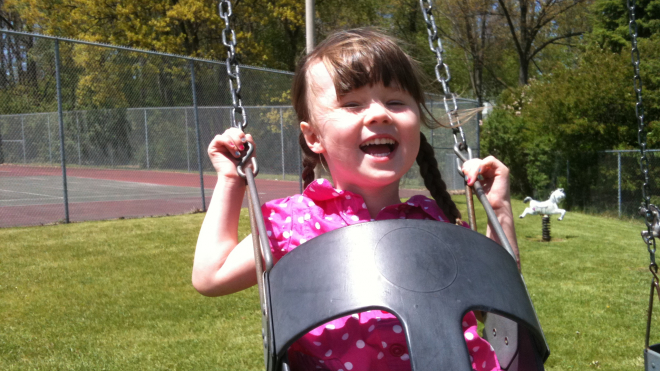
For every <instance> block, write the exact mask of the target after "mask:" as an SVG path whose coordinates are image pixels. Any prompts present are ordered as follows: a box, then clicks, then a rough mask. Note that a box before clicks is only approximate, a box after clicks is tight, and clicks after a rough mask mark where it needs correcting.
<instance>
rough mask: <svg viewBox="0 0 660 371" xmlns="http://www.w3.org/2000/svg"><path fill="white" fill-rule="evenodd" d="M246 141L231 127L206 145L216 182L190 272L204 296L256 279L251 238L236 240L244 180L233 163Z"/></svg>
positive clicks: (231, 290)
mask: <svg viewBox="0 0 660 371" xmlns="http://www.w3.org/2000/svg"><path fill="white" fill-rule="evenodd" d="M247 141H249V142H251V143H252V144H253V145H254V142H253V140H252V137H251V136H250V135H245V134H244V133H243V132H242V131H241V130H238V129H234V128H232V129H228V130H227V131H225V132H224V133H223V134H222V135H216V137H215V138H213V140H212V141H211V144H210V145H209V149H208V153H209V157H210V159H211V162H212V163H213V167H214V168H215V170H216V172H217V173H218V182H217V183H216V186H215V190H214V192H213V197H212V199H211V203H210V205H209V208H208V210H207V212H206V216H205V217H204V222H203V223H202V228H201V230H200V232H199V237H198V239H197V248H196V250H195V261H194V263H193V272H192V283H193V286H194V287H195V289H196V290H197V291H199V292H200V293H201V294H203V295H206V296H219V295H227V294H231V293H234V292H237V291H240V290H243V289H246V288H248V287H250V286H252V285H254V284H255V283H256V282H257V278H256V274H255V264H254V255H253V252H252V240H251V237H250V236H248V237H247V238H245V239H244V240H243V241H241V242H240V243H239V241H238V219H239V216H240V212H241V204H242V203H243V195H244V193H245V180H244V179H242V178H241V177H239V176H238V173H237V172H236V164H237V163H238V158H240V157H241V156H242V154H241V151H242V150H243V149H244V147H245V145H246V144H245V143H246V142H247Z"/></svg>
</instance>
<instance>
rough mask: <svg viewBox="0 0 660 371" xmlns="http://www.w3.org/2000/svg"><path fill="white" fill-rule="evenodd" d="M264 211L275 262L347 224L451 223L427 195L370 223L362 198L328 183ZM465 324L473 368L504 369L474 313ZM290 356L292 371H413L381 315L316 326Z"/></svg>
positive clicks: (396, 331)
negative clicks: (482, 334) (480, 331)
mask: <svg viewBox="0 0 660 371" xmlns="http://www.w3.org/2000/svg"><path fill="white" fill-rule="evenodd" d="M262 211H263V214H264V217H265V218H266V229H267V234H268V238H269V240H270V244H271V250H272V251H273V255H274V258H275V261H278V260H279V259H281V258H282V257H283V256H284V255H285V254H287V253H288V252H289V251H291V250H293V249H295V248H296V247H297V246H299V245H300V244H302V243H304V242H306V241H308V240H310V239H312V238H314V237H316V236H318V235H320V234H322V233H325V232H329V231H332V230H335V229H337V228H341V227H344V226H347V225H352V224H358V223H364V222H368V221H373V220H388V219H426V220H438V221H443V222H446V221H447V217H446V216H445V215H444V213H443V212H442V210H441V209H440V208H439V207H438V205H437V204H436V203H435V201H433V200H431V199H429V198H427V197H425V196H413V197H412V198H410V199H409V200H408V201H407V202H405V203H402V204H398V205H391V206H388V207H386V208H384V209H382V210H381V211H380V212H379V213H378V216H377V217H376V219H371V217H370V215H369V211H368V210H367V207H366V205H365V204H364V200H363V199H362V197H361V196H359V195H356V194H354V193H351V192H348V191H338V190H336V189H334V188H333V187H332V185H331V184H330V182H329V181H327V180H325V179H318V180H316V181H314V182H313V183H312V184H310V185H309V186H308V187H307V189H305V191H304V192H303V194H302V195H295V196H291V197H287V198H284V199H279V200H273V201H270V202H267V203H266V204H264V205H263V206H262ZM462 325H463V331H464V336H465V343H466V345H467V348H468V352H469V354H470V360H471V363H472V368H473V369H474V370H477V371H483V370H486V371H493V370H500V365H499V362H498V361H497V356H496V355H495V352H494V351H493V348H492V347H491V346H490V344H489V343H488V342H487V341H486V340H484V339H482V338H481V337H479V335H478V334H477V320H476V318H475V316H474V313H472V312H469V313H467V314H466V315H465V317H464V318H463V322H462ZM288 355H289V362H290V366H291V367H292V369H293V370H331V371H353V370H354V371H369V370H371V371H373V370H378V371H410V370H411V365H410V356H409V355H408V347H407V345H406V337H405V334H404V331H403V328H402V325H401V323H400V322H399V320H398V319H397V318H396V317H395V316H394V315H392V314H390V313H388V312H383V311H380V310H371V311H367V312H363V313H354V314H353V315H351V316H346V317H342V318H338V319H336V320H333V321H330V322H328V323H326V324H325V325H323V326H320V327H317V328H315V329H314V330H312V331H310V332H309V333H307V334H306V335H304V336H303V337H302V338H300V339H299V340H298V341H296V342H295V343H294V344H293V345H291V347H290V348H289V353H288Z"/></svg>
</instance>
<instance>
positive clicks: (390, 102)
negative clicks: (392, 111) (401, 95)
mask: <svg viewBox="0 0 660 371" xmlns="http://www.w3.org/2000/svg"><path fill="white" fill-rule="evenodd" d="M387 104H388V105H390V106H401V105H403V104H404V103H403V102H402V101H400V100H392V101H389V102H387Z"/></svg>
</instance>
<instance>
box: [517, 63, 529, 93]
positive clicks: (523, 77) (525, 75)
mask: <svg viewBox="0 0 660 371" xmlns="http://www.w3.org/2000/svg"><path fill="white" fill-rule="evenodd" d="M518 61H519V64H520V66H519V67H518V84H519V85H520V86H523V85H527V83H528V82H529V60H528V59H527V58H526V57H525V56H524V55H519V58H518Z"/></svg>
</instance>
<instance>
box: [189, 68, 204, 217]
mask: <svg viewBox="0 0 660 371" xmlns="http://www.w3.org/2000/svg"><path fill="white" fill-rule="evenodd" d="M189 62H190V78H191V79H192V97H193V113H194V114H195V132H196V134H197V164H198V167H199V188H200V192H201V194H202V211H206V198H205V197H204V167H203V166H202V142H201V138H200V132H199V113H198V112H197V87H196V85H195V62H193V60H192V59H190V60H189Z"/></svg>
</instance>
